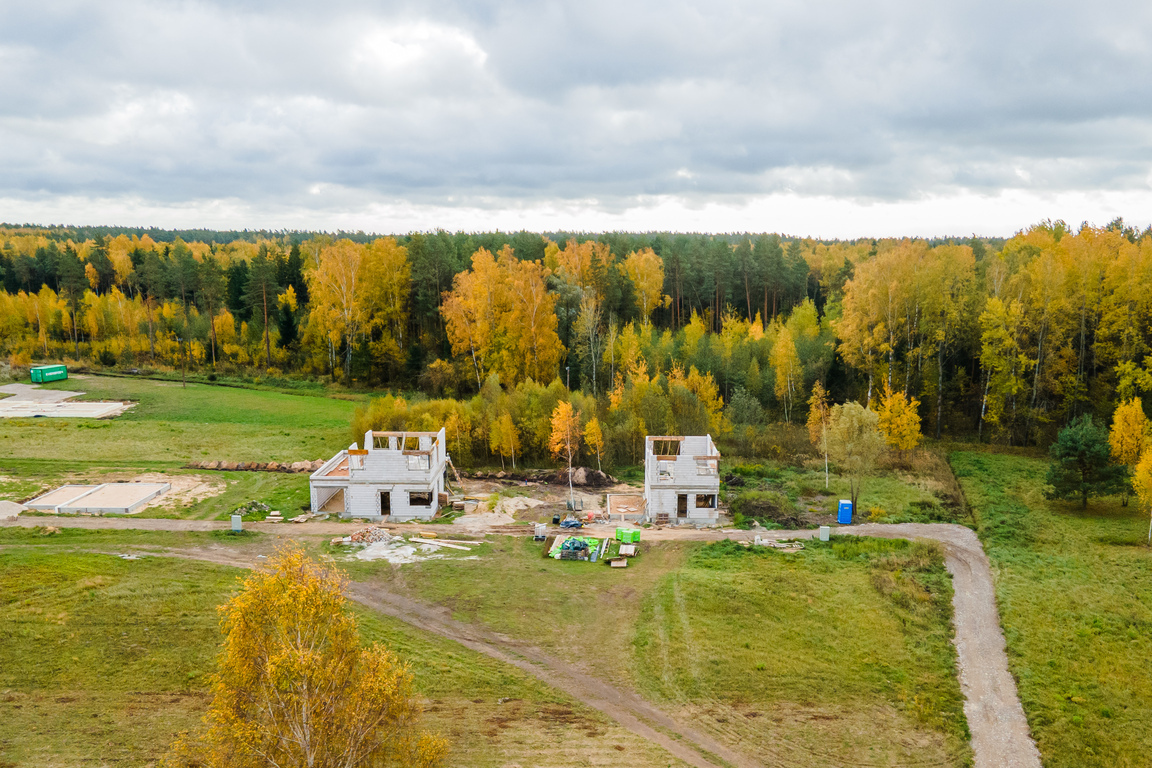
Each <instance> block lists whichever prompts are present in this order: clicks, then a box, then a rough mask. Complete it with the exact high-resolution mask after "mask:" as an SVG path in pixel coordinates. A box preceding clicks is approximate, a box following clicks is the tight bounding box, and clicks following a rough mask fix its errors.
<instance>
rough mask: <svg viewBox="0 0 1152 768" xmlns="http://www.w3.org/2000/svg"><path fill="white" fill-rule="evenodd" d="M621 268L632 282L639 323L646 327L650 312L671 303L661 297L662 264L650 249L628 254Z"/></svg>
mask: <svg viewBox="0 0 1152 768" xmlns="http://www.w3.org/2000/svg"><path fill="white" fill-rule="evenodd" d="M621 268H622V269H623V270H624V274H626V275H628V279H629V280H631V281H632V290H633V292H634V293H635V294H636V305H637V309H638V310H639V311H640V321H641V323H642V324H643V325H645V326H647V325H648V324H649V323H651V322H652V312H653V311H655V309H656V308H657V307H660V306H664V305H666V304H667V302H669V301H671V299H669V298H668V297H667V296H664V295H663V294H664V262H663V260H661V258H660V257H659V256H658V255H657V254H656V252H655V251H653V250H652V249H651V248H641V249H640V250H638V251H632V253H629V254H628V256H627V258H625V259H624V264H623V265H622V267H621Z"/></svg>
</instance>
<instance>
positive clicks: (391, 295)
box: [357, 237, 412, 367]
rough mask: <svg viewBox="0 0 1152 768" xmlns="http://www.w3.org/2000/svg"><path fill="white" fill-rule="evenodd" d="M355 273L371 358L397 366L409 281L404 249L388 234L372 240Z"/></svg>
mask: <svg viewBox="0 0 1152 768" xmlns="http://www.w3.org/2000/svg"><path fill="white" fill-rule="evenodd" d="M357 277H358V280H359V282H360V285H359V289H358V291H357V296H358V300H359V301H360V303H361V307H362V314H363V319H364V329H365V331H366V332H367V333H368V334H369V337H370V339H371V341H370V342H369V345H368V348H369V351H370V353H371V355H372V359H373V361H374V362H376V363H378V364H381V365H385V366H391V367H395V366H398V365H399V364H400V363H401V362H402V361H403V353H404V344H405V339H404V332H405V330H406V329H407V327H408V295H409V293H410V292H411V284H412V266H411V264H410V263H409V262H408V249H407V248H405V247H404V246H402V245H398V244H397V243H396V240H395V238H391V237H381V238H379V239H377V240H374V241H372V242H371V243H370V244H369V245H368V247H367V252H366V253H365V254H364V259H363V261H362V262H361V265H360V273H359V275H358V276H357Z"/></svg>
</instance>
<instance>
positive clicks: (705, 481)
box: [644, 435, 720, 525]
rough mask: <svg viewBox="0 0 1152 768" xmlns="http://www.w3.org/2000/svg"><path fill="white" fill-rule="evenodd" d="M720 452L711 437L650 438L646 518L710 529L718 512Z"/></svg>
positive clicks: (646, 451) (646, 454)
mask: <svg viewBox="0 0 1152 768" xmlns="http://www.w3.org/2000/svg"><path fill="white" fill-rule="evenodd" d="M719 494H720V451H718V450H717V449H716V445H715V443H713V442H712V436H711V435H693V436H688V437H667V436H653V435H649V436H648V438H647V440H646V441H645V444H644V502H645V517H646V518H647V519H648V520H649V521H651V522H653V523H671V524H680V523H692V524H696V525H711V524H712V523H715V522H716V520H717V518H718V516H719V511H718V509H717V504H716V502H717V499H718V497H719Z"/></svg>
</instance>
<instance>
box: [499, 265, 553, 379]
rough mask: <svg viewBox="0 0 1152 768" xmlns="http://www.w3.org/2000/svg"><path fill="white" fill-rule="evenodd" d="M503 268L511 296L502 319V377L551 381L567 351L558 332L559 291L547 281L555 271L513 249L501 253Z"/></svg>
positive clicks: (500, 324) (509, 295) (508, 296)
mask: <svg viewBox="0 0 1152 768" xmlns="http://www.w3.org/2000/svg"><path fill="white" fill-rule="evenodd" d="M499 267H500V271H501V272H502V273H503V275H502V277H503V281H504V285H505V286H506V291H507V298H508V300H507V307H508V309H507V311H506V312H505V313H503V314H502V315H501V317H500V318H499V328H500V333H501V335H502V336H503V339H504V342H505V343H504V359H503V365H502V366H501V375H500V378H501V380H503V381H507V382H509V383H512V384H514V383H517V382H520V381H523V380H524V379H533V380H534V381H538V382H548V381H551V380H552V379H553V378H555V376H556V371H557V369H558V368H559V366H560V357H561V355H563V354H564V345H563V344H561V343H560V336H559V334H557V332H556V328H557V322H558V320H557V317H556V294H554V293H551V292H549V290H548V286H547V283H546V282H545V281H546V280H547V279H548V276H549V275H550V274H551V271H550V270H549V269H548V268H547V267H545V266H544V265H543V264H541V263H540V262H539V261H520V260H519V259H517V258H516V257H515V256H513V255H512V252H511V250H510V249H509V250H508V251H507V252H506V253H504V254H502V255H501V256H500V261H499Z"/></svg>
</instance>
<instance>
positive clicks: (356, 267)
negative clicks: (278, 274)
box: [307, 239, 365, 379]
mask: <svg viewBox="0 0 1152 768" xmlns="http://www.w3.org/2000/svg"><path fill="white" fill-rule="evenodd" d="M364 252H365V249H364V246H362V245H360V244H359V243H354V242H352V241H351V240H347V239H345V240H337V241H336V242H335V243H333V244H332V245H329V246H326V247H324V248H323V249H322V250H321V251H320V258H319V262H318V263H317V265H316V266H315V268H314V269H311V270H309V271H308V273H307V280H308V295H309V296H310V297H311V322H312V323H314V324H315V325H316V328H317V329H319V330H321V331H322V332H323V335H324V337H325V339H326V340H327V342H328V344H329V349H330V355H329V357H330V359H334V358H335V354H334V352H335V350H337V349H338V348H339V346H340V343H341V341H343V343H344V377H345V378H346V379H350V378H351V376H352V351H353V348H354V346H355V339H356V335H357V334H358V333H360V330H361V325H362V323H363V321H364V306H363V302H362V301H361V300H360V290H361V288H362V281H361V280H360V263H361V262H362V261H363V260H364Z"/></svg>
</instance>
